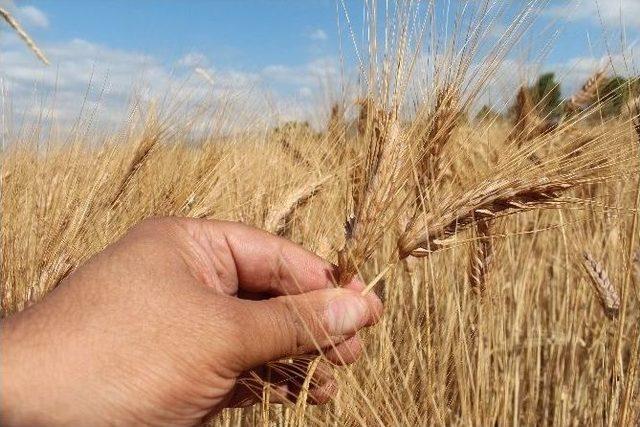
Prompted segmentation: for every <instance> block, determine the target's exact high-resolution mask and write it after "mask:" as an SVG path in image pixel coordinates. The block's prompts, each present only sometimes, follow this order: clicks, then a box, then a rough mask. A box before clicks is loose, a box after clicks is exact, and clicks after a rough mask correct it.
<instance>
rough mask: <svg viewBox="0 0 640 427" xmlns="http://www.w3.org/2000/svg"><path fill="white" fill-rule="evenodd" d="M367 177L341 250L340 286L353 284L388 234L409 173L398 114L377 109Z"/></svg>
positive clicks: (360, 184)
mask: <svg viewBox="0 0 640 427" xmlns="http://www.w3.org/2000/svg"><path fill="white" fill-rule="evenodd" d="M367 128H368V129H367V131H366V132H367V135H369V138H370V141H371V143H370V146H369V151H368V153H367V159H366V164H365V167H364V169H363V176H362V177H360V178H358V179H359V181H358V184H357V187H358V188H355V191H354V196H355V197H354V213H353V216H352V217H350V218H349V219H348V220H347V223H346V225H345V235H346V239H345V244H344V246H343V247H342V249H340V251H338V277H337V279H338V285H340V286H344V285H346V284H347V283H349V282H350V281H351V279H352V278H353V277H354V276H355V274H356V273H357V270H358V266H359V265H360V264H361V263H363V262H365V261H366V260H367V259H368V258H369V257H370V256H371V254H372V253H373V250H374V249H375V247H376V245H377V244H378V242H379V241H380V239H381V238H382V236H383V235H384V233H385V232H386V231H387V227H388V225H389V223H390V221H391V220H393V219H395V218H390V216H391V217H392V216H393V215H390V214H389V211H392V209H390V208H391V206H392V204H393V202H394V199H395V196H396V194H397V192H398V191H399V189H400V187H401V186H402V185H403V182H404V179H403V178H404V176H405V173H406V169H407V168H406V167H405V162H406V157H407V156H406V153H407V151H406V145H405V140H404V138H403V136H402V135H401V132H400V124H399V123H398V120H397V117H396V115H395V113H387V112H385V111H383V110H376V115H375V118H374V121H373V123H372V124H371V126H368V127H367Z"/></svg>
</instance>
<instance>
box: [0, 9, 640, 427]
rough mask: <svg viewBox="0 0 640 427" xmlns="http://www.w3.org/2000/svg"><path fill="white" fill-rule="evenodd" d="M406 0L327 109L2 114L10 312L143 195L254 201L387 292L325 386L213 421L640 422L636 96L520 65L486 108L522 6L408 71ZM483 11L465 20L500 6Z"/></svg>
mask: <svg viewBox="0 0 640 427" xmlns="http://www.w3.org/2000/svg"><path fill="white" fill-rule="evenodd" d="M398 10H399V12H398V13H397V14H396V17H395V18H387V21H386V23H385V25H386V27H385V29H383V30H384V31H383V32H384V34H385V38H388V40H390V42H389V43H384V45H385V47H384V48H383V47H381V46H382V44H383V43H381V42H379V41H378V42H376V40H370V41H369V44H368V45H367V46H366V49H369V55H368V58H369V59H368V64H367V65H366V66H365V70H364V72H365V74H366V75H368V77H369V78H368V79H366V80H362V83H360V85H361V86H362V87H361V88H359V91H358V92H359V95H360V96H359V97H358V98H355V97H354V98H342V99H340V100H338V101H336V102H335V103H334V104H333V108H331V109H329V112H328V113H326V114H324V115H322V114H321V113H314V114H316V118H317V119H318V121H319V122H321V123H323V124H322V126H321V127H320V128H318V129H316V128H314V127H313V126H309V125H307V124H305V123H300V122H298V123H288V124H284V125H283V124H280V125H279V126H277V125H273V124H270V123H269V122H268V120H267V117H269V116H270V114H269V112H263V113H262V115H260V113H256V118H255V120H253V121H252V122H253V124H252V125H249V124H247V125H246V127H245V128H243V129H242V130H240V131H238V130H234V131H233V132H229V131H223V129H229V126H228V124H229V123H230V122H234V121H236V120H237V118H234V114H233V112H230V111H228V110H226V109H225V105H227V104H225V103H224V102H221V103H217V104H216V103H214V104H212V105H211V107H210V108H208V109H206V110H198V111H195V110H191V111H189V110H187V111H185V109H184V108H182V107H184V106H182V107H181V108H177V107H176V106H174V105H171V104H170V103H165V104H156V103H150V104H146V105H143V104H137V105H136V106H135V107H133V108H132V114H131V115H130V120H129V121H128V122H127V123H124V124H123V125H122V126H121V127H120V128H118V129H112V130H108V131H104V130H96V129H93V128H91V127H90V126H88V125H87V126H83V122H82V121H79V124H78V125H77V126H75V127H74V128H73V129H71V130H69V131H68V132H67V133H64V134H62V135H61V134H58V133H56V132H48V131H47V129H46V128H45V127H44V126H43V125H42V124H41V123H31V124H28V125H25V126H21V127H15V128H10V129H7V135H8V140H7V143H6V146H5V147H4V148H3V151H2V176H1V179H2V200H1V206H2V224H1V233H2V247H1V250H2V261H1V263H2V273H1V274H2V276H1V278H0V283H1V286H2V288H1V307H2V315H3V316H7V315H9V314H11V313H13V312H15V311H18V310H22V309H23V308H24V307H26V306H28V305H30V304H33V303H36V302H37V301H38V300H40V299H42V298H45V297H46V295H47V293H48V292H50V291H51V290H52V289H53V288H55V287H56V286H57V285H58V284H59V283H60V282H61V281H62V280H64V278H65V277H66V276H67V275H69V274H70V273H71V272H72V271H73V270H74V269H75V268H76V267H77V266H78V265H80V264H81V263H82V262H83V261H84V260H86V259H87V258H88V257H90V256H91V255H92V254H94V253H96V252H97V251H100V250H101V249H103V248H104V247H105V246H107V245H108V244H110V243H111V242H113V241H114V240H116V239H117V238H118V237H119V236H121V235H122V234H124V233H125V232H126V231H127V230H128V229H129V228H130V227H131V226H133V225H134V224H136V223H137V222H139V221H140V220H142V219H144V218H146V217H149V216H154V215H178V216H187V217H199V218H216V219H229V220H236V221H242V222H245V223H247V224H251V225H254V226H256V227H260V228H264V229H266V230H268V231H270V232H272V233H275V234H279V235H282V236H285V237H287V238H289V239H291V240H293V241H295V242H298V243H300V244H301V245H303V246H304V247H306V248H308V249H310V250H312V251H314V252H316V253H318V254H320V255H321V256H322V257H324V258H326V259H328V260H330V261H331V262H333V263H335V264H336V265H337V266H338V269H339V270H338V271H339V276H338V283H337V285H339V284H340V283H346V282H347V281H348V280H349V279H350V278H351V277H353V276H354V275H356V274H357V275H360V276H361V277H362V278H363V280H364V281H365V282H366V283H370V284H371V288H372V291H375V292H377V293H378V294H379V295H380V296H381V297H382V298H383V299H384V301H385V307H386V308H385V315H384V318H383V319H382V321H381V322H380V324H379V325H377V326H375V327H373V328H371V329H369V330H367V331H366V334H365V335H364V340H365V342H366V344H367V348H366V351H365V355H364V357H363V358H362V360H360V361H359V362H357V363H356V364H354V365H353V366H350V367H345V368H339V369H336V375H337V378H338V383H339V391H338V394H337V396H336V398H335V399H334V400H333V401H332V402H331V403H329V404H327V405H324V406H311V405H308V404H307V403H306V402H305V401H304V399H300V400H299V401H296V402H291V404H290V405H283V406H280V405H273V406H270V405H267V404H264V405H262V406H259V407H253V408H247V409H229V410H225V411H224V412H223V413H222V414H221V415H220V416H219V417H218V418H216V419H215V420H213V421H212V424H213V425H221V426H222V425H224V426H240V425H287V426H289V425H316V424H317V425H336V426H343V425H347V426H372V425H383V426H387V425H426V424H433V425H508V424H512V425H520V424H523V425H620V426H624V425H636V424H637V423H639V422H640V398H639V397H638V396H639V392H640V378H639V374H638V363H639V358H640V328H639V325H640V226H639V224H638V219H639V213H638V209H639V208H640V196H639V194H640V181H639V178H640V176H639V173H638V171H640V148H639V147H640V123H639V122H638V120H637V117H635V115H636V114H637V111H636V110H634V108H636V107H634V106H633V105H631V104H630V105H631V106H630V107H629V108H628V109H627V110H628V111H622V112H621V113H620V114H618V115H615V116H608V117H604V115H603V114H602V111H603V110H604V108H605V106H606V102H607V100H606V99H600V95H599V93H598V90H597V88H598V85H601V84H602V78H603V77H602V75H604V74H602V75H599V74H598V73H600V70H593V71H594V78H593V79H592V80H590V81H589V82H585V85H584V87H583V88H582V89H581V90H580V91H579V92H577V93H576V94H574V95H573V96H572V97H571V98H569V99H567V101H566V102H565V104H564V105H565V106H564V108H565V110H564V111H563V113H562V114H561V117H560V120H555V121H554V120H551V119H550V115H549V114H548V113H547V112H545V111H543V109H542V107H541V106H542V105H543V104H544V98H543V99H531V95H530V93H529V91H528V90H527V88H526V85H523V86H522V88H521V89H520V91H519V92H518V93H517V94H514V96H513V108H512V112H511V113H510V114H503V115H501V116H500V117H494V116H490V115H488V114H487V115H485V116H481V115H477V116H475V117H474V116H473V114H472V113H471V109H472V107H471V105H472V103H473V100H474V99H475V98H476V97H478V93H480V91H481V90H482V87H483V85H485V84H486V81H487V80H488V79H489V78H490V77H491V76H492V75H493V73H494V72H495V68H496V67H497V66H498V64H499V63H500V61H502V60H503V59H504V57H505V55H506V52H507V49H506V48H505V46H506V45H508V44H513V45H514V46H515V43H516V41H517V40H518V39H519V38H520V37H521V34H522V33H524V32H525V31H526V30H527V28H526V25H524V27H522V28H513V29H508V30H507V34H506V36H505V42H504V43H503V44H501V46H500V47H498V48H496V49H495V50H489V51H482V49H480V47H478V48H474V47H473V46H474V43H477V45H478V46H481V45H482V41H481V40H478V41H476V42H474V41H473V40H471V41H468V40H467V41H466V42H465V44H464V46H466V49H467V50H465V49H457V48H458V47H460V45H457V44H455V43H453V42H452V43H451V44H445V47H444V48H443V49H444V50H443V51H441V52H439V53H438V55H443V54H447V53H448V54H450V56H449V57H447V59H446V61H444V62H443V63H439V64H436V65H433V64H432V66H433V67H434V68H433V69H432V71H434V70H435V71H437V72H431V73H425V74H422V77H423V78H424V79H425V80H427V81H428V84H425V85H423V86H421V89H417V88H416V87H415V86H412V84H411V82H413V80H412V79H413V78H415V76H416V75H418V76H419V77H420V76H421V74H420V73H421V69H420V67H417V66H416V67H414V64H417V63H419V62H420V61H418V60H416V59H415V58H414V55H415V53H416V52H418V50H419V49H418V47H417V46H418V45H419V43H418V42H417V39H416V38H412V37H411V36H410V35H411V34H413V33H414V29H415V28H414V26H415V23H414V21H415V19H414V18H415V16H416V14H417V13H418V11H417V10H414V9H412V7H406V8H401V7H398ZM483 13H486V12H482V11H480V12H478V13H477V15H474V16H473V17H472V22H477V23H478V25H479V26H480V25H483V26H487V27H490V26H491V25H492V22H491V21H487V22H484V21H483V20H485V19H486V15H484V14H483ZM520 13H521V15H519V16H522V17H526V16H528V15H527V14H528V13H531V9H529V8H524V10H523V11H521V12H520ZM425 21H428V19H425ZM522 22H526V21H525V20H524V18H523V21H522ZM377 24H378V23H377V21H376V19H372V20H371V22H370V25H377ZM386 28H394V29H395V30H394V31H388V30H386ZM483 28H484V27H483ZM403 29H406V31H402V30H403ZM376 31H377V30H374V31H372V33H376ZM460 31H461V32H464V31H466V30H465V29H464V28H462V26H461V27H460ZM469 38H471V39H473V36H470V37H468V39H469ZM510 41H513V43H511V42H510ZM376 49H377V50H380V51H382V49H385V51H384V53H385V54H388V53H393V55H384V56H385V58H387V59H385V61H386V62H385V61H382V62H377V61H376V60H375V58H377V57H378V55H377V51H376ZM386 49H388V51H386ZM503 49H504V52H503ZM481 51H482V53H481V54H479V56H480V57H481V59H483V60H484V61H485V63H484V64H485V65H486V66H485V67H483V69H482V72H480V73H479V74H477V76H476V77H475V79H474V78H471V80H469V79H470V76H471V75H473V74H474V72H473V70H472V64H473V63H474V60H475V59H477V56H478V55H477V54H478V53H479V52H481ZM470 52H471V53H470ZM434 55H435V54H434ZM445 56H446V55H445ZM388 58H391V59H388ZM389 62H390V64H389ZM410 76H411V77H410ZM469 82H470V84H468V83H469ZM594 88H595V89H594ZM414 99H418V100H419V102H417V103H416V102H413V101H414ZM407 105H409V106H411V107H410V108H408V107H407ZM203 117H204V122H206V124H207V125H206V127H204V128H203V127H199V126H197V125H196V124H195V123H201V122H202V119H203ZM85 124H86V123H85ZM234 128H235V129H237V128H238V126H234ZM89 129H93V130H89ZM345 224H346V225H345Z"/></svg>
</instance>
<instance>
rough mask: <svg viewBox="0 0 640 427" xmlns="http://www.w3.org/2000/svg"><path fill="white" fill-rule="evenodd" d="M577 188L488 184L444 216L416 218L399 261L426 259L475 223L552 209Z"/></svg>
mask: <svg viewBox="0 0 640 427" xmlns="http://www.w3.org/2000/svg"><path fill="white" fill-rule="evenodd" d="M574 185H576V182H570V181H564V180H549V179H546V178H539V179H537V180H535V181H525V180H521V179H511V180H509V179H501V180H489V181H486V182H484V183H483V184H482V185H480V186H479V187H478V188H476V189H474V190H472V191H469V192H467V193H466V194H463V195H462V196H461V197H456V198H452V199H450V200H449V202H445V203H444V206H443V207H442V212H445V213H444V214H442V215H437V214H436V213H434V212H428V213H427V215H426V217H424V218H423V217H422V216H421V215H416V216H414V218H413V219H412V220H411V221H410V222H409V224H408V225H407V229H406V230H405V232H404V233H403V235H402V236H401V238H400V240H399V251H400V258H405V257H407V256H409V255H413V256H425V255H427V254H428V253H429V252H431V251H433V250H435V249H439V248H440V247H442V245H443V243H444V242H443V240H444V239H446V238H448V237H451V236H453V235H454V234H456V233H458V232H460V231H462V230H465V229H467V228H469V226H471V225H472V224H473V223H474V222H476V221H480V220H485V221H490V220H492V219H494V218H496V217H499V216H503V215H506V214H509V213H515V212H521V211H525V210H528V209H533V208H538V207H541V206H544V205H550V204H551V205H552V204H554V203H556V202H557V199H558V198H559V196H560V193H561V192H562V191H565V190H567V189H569V188H572V187H573V186H574ZM421 219H423V220H424V222H422V221H421ZM423 224H425V226H424V227H423V226H422V225H423Z"/></svg>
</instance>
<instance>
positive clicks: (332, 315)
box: [326, 293, 367, 335]
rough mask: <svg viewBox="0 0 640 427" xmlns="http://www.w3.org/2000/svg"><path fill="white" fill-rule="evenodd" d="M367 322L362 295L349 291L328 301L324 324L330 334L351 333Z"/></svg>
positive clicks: (365, 307) (365, 306)
mask: <svg viewBox="0 0 640 427" xmlns="http://www.w3.org/2000/svg"><path fill="white" fill-rule="evenodd" d="M366 323H367V304H366V301H365V299H364V298H363V297H361V296H360V295H358V294H356V293H353V294H352V293H349V294H345V295H341V296H339V297H336V298H335V299H333V300H331V301H330V302H329V306H328V307H327V313H326V325H327V329H328V331H327V332H328V333H329V334H330V335H346V334H352V333H354V332H355V331H357V330H358V329H359V328H361V327H362V326H364V325H365V324H366Z"/></svg>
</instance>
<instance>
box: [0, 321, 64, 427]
mask: <svg viewBox="0 0 640 427" xmlns="http://www.w3.org/2000/svg"><path fill="white" fill-rule="evenodd" d="M31 317H32V314H31V313H28V312H22V313H18V314H15V315H13V316H11V317H9V318H7V319H4V320H2V322H0V330H1V335H2V337H1V340H2V342H1V344H0V345H1V351H0V353H1V354H0V366H1V369H2V372H1V373H0V381H1V387H2V389H1V396H0V401H1V403H0V404H1V413H0V424H1V425H3V426H26V425H29V426H37V425H46V424H50V423H51V422H52V421H53V420H51V419H48V418H47V414H46V412H45V411H43V410H42V409H43V406H46V402H45V401H44V400H43V399H45V398H46V395H47V392H46V389H48V387H49V386H50V385H51V382H50V381H49V379H47V378H45V375H44V373H45V372H46V366H45V365H44V362H45V360H43V359H44V357H43V356H44V354H43V353H45V352H46V349H44V348H43V347H42V345H40V344H39V343H38V337H37V335H38V334H37V333H36V332H35V331H33V330H32V328H31V327H30V323H31V322H30V321H31ZM43 392H44V393H43Z"/></svg>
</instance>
